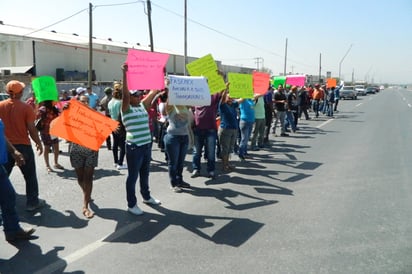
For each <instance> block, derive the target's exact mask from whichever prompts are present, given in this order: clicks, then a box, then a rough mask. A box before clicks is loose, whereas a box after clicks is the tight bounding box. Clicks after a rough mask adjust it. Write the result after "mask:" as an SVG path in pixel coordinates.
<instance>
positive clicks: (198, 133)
mask: <svg viewBox="0 0 412 274" xmlns="http://www.w3.org/2000/svg"><path fill="white" fill-rule="evenodd" d="M193 134H194V143H195V145H194V153H193V161H192V168H193V170H200V159H201V158H202V149H203V147H204V148H205V153H206V157H207V172H211V171H215V164H216V158H215V157H216V138H217V130H216V129H196V128H195V129H194V130H193Z"/></svg>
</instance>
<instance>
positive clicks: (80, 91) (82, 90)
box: [76, 87, 87, 94]
mask: <svg viewBox="0 0 412 274" xmlns="http://www.w3.org/2000/svg"><path fill="white" fill-rule="evenodd" d="M86 91H87V89H86V88H84V87H78V88H77V89H76V93H77V94H80V93H82V92H86Z"/></svg>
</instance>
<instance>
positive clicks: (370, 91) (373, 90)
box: [366, 87, 376, 94]
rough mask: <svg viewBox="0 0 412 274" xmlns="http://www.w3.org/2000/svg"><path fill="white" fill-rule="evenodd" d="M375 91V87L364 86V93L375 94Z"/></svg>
mask: <svg viewBox="0 0 412 274" xmlns="http://www.w3.org/2000/svg"><path fill="white" fill-rule="evenodd" d="M375 93H376V88H375V87H367V88H366V94H375Z"/></svg>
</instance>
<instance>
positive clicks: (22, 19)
mask: <svg viewBox="0 0 412 274" xmlns="http://www.w3.org/2000/svg"><path fill="white" fill-rule="evenodd" d="M150 2H151V6H152V13H151V22H152V33H153V45H154V50H155V51H162V50H169V51H172V52H174V53H176V54H181V55H183V54H184V49H185V47H184V37H185V36H184V33H185V32H184V22H185V20H184V18H185V17H184V3H185V0H151V1H150ZM89 3H91V4H92V5H93V12H92V14H93V36H95V37H98V38H103V39H104V38H112V40H113V41H121V42H125V41H126V42H128V43H129V44H130V43H131V44H135V43H140V44H141V45H149V44H150V35H149V23H148V21H149V20H148V16H147V0H144V1H143V0H140V1H133V0H94V1H93V2H89V1H85V0H70V1H64V2H63V1H56V0H38V1H29V0H13V1H1V3H0V21H3V23H4V24H8V25H15V26H24V27H31V28H34V29H43V28H44V29H45V30H55V31H57V32H62V33H77V34H79V35H84V36H88V35H89ZM186 3H187V55H188V56H193V57H202V56H205V55H207V54H209V53H210V54H212V56H213V58H214V59H215V60H219V61H222V63H223V64H227V65H238V66H245V67H249V68H256V69H261V68H262V67H264V68H267V69H270V70H271V71H272V74H273V75H279V74H280V73H283V72H284V71H286V73H292V74H301V73H305V74H312V75H319V71H320V72H321V74H322V75H326V72H330V73H331V76H332V77H338V76H339V72H340V75H341V78H342V79H343V80H345V81H352V77H353V79H354V80H355V81H367V82H369V83H372V82H374V83H393V84H407V83H412V0H392V1H375V0H345V1H330V0H327V1H326V0H316V1H312V0H296V1H280V0H253V1H252V0H248V1H246V0H207V1H206V0H186ZM60 4H61V5H60ZM286 41H287V43H286ZM286 44H287V46H286ZM286 52H287V53H286ZM285 55H286V57H287V58H286V64H285ZM285 68H286V70H285Z"/></svg>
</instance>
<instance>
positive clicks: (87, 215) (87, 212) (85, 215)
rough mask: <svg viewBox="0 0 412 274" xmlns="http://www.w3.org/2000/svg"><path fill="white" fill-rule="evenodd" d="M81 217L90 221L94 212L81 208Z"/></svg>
mask: <svg viewBox="0 0 412 274" xmlns="http://www.w3.org/2000/svg"><path fill="white" fill-rule="evenodd" d="M83 216H84V217H86V218H87V219H91V218H93V217H94V212H92V211H90V209H88V208H83Z"/></svg>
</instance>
